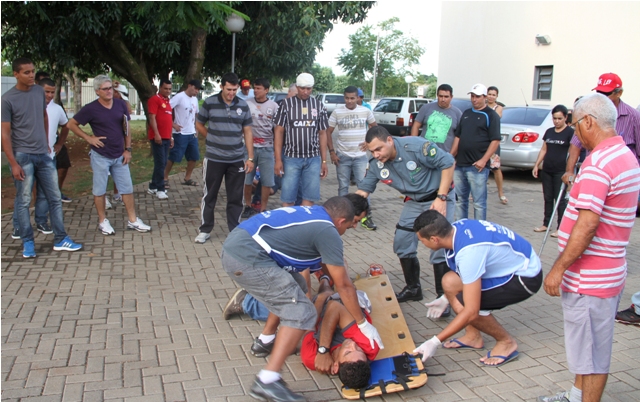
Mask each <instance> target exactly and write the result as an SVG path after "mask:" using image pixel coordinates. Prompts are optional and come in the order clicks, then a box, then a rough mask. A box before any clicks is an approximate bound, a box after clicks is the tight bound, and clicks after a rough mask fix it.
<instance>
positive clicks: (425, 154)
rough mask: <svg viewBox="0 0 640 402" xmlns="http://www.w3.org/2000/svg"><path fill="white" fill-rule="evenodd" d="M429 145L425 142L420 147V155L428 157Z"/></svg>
mask: <svg viewBox="0 0 640 402" xmlns="http://www.w3.org/2000/svg"><path fill="white" fill-rule="evenodd" d="M429 145H431V143H430V142H429V141H427V142H425V143H424V145H422V155H424V156H427V155H429Z"/></svg>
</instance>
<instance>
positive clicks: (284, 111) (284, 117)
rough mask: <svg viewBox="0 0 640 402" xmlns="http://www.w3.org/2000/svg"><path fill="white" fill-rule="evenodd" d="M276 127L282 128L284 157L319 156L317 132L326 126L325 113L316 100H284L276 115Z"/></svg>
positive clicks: (294, 97)
mask: <svg viewBox="0 0 640 402" xmlns="http://www.w3.org/2000/svg"><path fill="white" fill-rule="evenodd" d="M275 121H276V125H277V126H281V127H284V155H285V156H288V157H290V158H313V157H316V156H318V155H320V139H319V137H318V132H319V131H322V130H326V129H327V126H328V119H327V111H326V109H325V108H324V106H323V105H322V103H320V101H318V100H317V99H316V98H314V97H312V96H310V97H309V99H306V100H302V99H300V98H298V97H297V96H293V97H291V98H288V99H284V100H283V101H282V103H281V104H280V108H279V109H278V113H276V118H275Z"/></svg>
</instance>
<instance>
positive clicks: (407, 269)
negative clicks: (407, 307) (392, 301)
mask: <svg viewBox="0 0 640 402" xmlns="http://www.w3.org/2000/svg"><path fill="white" fill-rule="evenodd" d="M400 265H401V266H402V273H403V274H404V280H405V282H406V283H407V286H405V287H404V289H402V290H401V291H400V293H396V299H398V303H402V302H406V301H412V300H413V301H420V300H422V287H421V286H420V260H418V257H412V258H400Z"/></svg>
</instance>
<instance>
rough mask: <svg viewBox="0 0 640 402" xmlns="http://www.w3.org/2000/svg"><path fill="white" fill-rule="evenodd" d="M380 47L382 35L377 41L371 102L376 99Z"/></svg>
mask: <svg viewBox="0 0 640 402" xmlns="http://www.w3.org/2000/svg"><path fill="white" fill-rule="evenodd" d="M378 46H380V33H379V32H378V38H377V39H376V54H375V56H374V57H375V58H374V59H373V88H372V89H371V100H374V99H375V98H376V73H377V71H378Z"/></svg>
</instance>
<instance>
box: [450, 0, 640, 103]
mask: <svg viewBox="0 0 640 402" xmlns="http://www.w3.org/2000/svg"><path fill="white" fill-rule="evenodd" d="M537 34H541V35H549V36H550V37H551V44H550V45H548V46H542V45H537V44H536V40H535V37H536V35H537ZM544 65H553V86H552V91H551V100H550V101H532V95H533V91H534V75H535V66H544ZM608 72H614V73H616V74H618V75H619V76H620V78H621V79H622V84H623V88H624V94H623V95H622V100H623V101H624V102H626V103H628V104H630V105H631V106H633V107H634V108H635V107H637V106H638V104H640V2H635V1H634V2H443V4H442V25H441V31H440V60H439V66H438V84H442V83H447V84H450V85H451V86H452V87H453V90H454V96H455V97H465V98H466V97H468V95H467V92H469V89H471V87H472V86H473V85H474V84H476V83H478V82H480V83H483V84H485V85H486V86H490V85H495V86H497V87H498V88H499V89H500V95H499V101H501V102H503V103H505V104H506V105H507V106H509V105H511V106H516V105H524V102H525V100H524V98H523V93H524V97H525V98H526V101H527V102H528V103H529V104H530V105H532V104H538V105H556V104H559V103H562V104H565V105H566V106H568V107H570V106H571V105H572V104H573V101H574V99H575V98H576V97H578V96H580V95H585V94H587V93H589V92H590V91H591V89H593V88H594V87H595V86H596V84H597V81H598V77H599V76H600V74H603V73H608Z"/></svg>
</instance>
